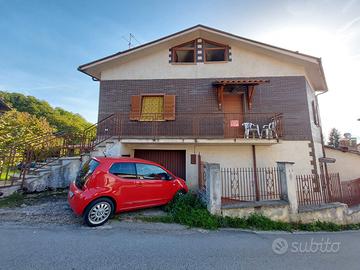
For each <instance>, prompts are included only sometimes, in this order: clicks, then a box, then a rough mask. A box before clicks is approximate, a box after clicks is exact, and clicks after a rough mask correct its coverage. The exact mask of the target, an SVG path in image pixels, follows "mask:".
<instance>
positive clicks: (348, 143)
mask: <svg viewBox="0 0 360 270" xmlns="http://www.w3.org/2000/svg"><path fill="white" fill-rule="evenodd" d="M339 148H340V149H342V150H345V151H346V150H351V151H358V144H357V138H356V137H352V136H351V133H345V134H344V137H343V138H341V139H340V140H339Z"/></svg>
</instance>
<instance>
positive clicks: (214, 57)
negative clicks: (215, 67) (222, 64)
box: [204, 41, 227, 62]
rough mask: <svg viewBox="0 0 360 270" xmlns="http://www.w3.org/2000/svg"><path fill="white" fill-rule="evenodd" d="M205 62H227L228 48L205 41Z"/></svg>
mask: <svg viewBox="0 0 360 270" xmlns="http://www.w3.org/2000/svg"><path fill="white" fill-rule="evenodd" d="M204 50H205V62H219V61H227V46H226V45H221V44H218V43H214V42H209V41H205V42H204Z"/></svg>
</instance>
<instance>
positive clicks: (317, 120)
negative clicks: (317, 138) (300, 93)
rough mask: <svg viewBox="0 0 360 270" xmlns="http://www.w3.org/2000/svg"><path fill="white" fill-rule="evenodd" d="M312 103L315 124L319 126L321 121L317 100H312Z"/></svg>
mask: <svg viewBox="0 0 360 270" xmlns="http://www.w3.org/2000/svg"><path fill="white" fill-rule="evenodd" d="M311 105H312V112H313V118H314V124H315V125H317V126H319V125H320V122H319V113H318V109H317V106H316V105H317V104H316V102H315V101H314V100H313V101H312V102H311Z"/></svg>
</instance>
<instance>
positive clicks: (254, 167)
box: [252, 145, 260, 201]
mask: <svg viewBox="0 0 360 270" xmlns="http://www.w3.org/2000/svg"><path fill="white" fill-rule="evenodd" d="M255 150H256V149H255V145H252V155H253V169H254V181H255V196H256V201H260V191H259V179H258V174H257V167H256V151H255Z"/></svg>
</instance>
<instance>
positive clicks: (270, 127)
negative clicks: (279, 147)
mask: <svg viewBox="0 0 360 270" xmlns="http://www.w3.org/2000/svg"><path fill="white" fill-rule="evenodd" d="M264 133H265V137H264ZM273 135H275V138H276V139H278V134H277V132H276V120H275V119H272V121H271V122H270V123H269V124H267V125H263V127H262V129H261V137H262V138H265V139H272V138H274V137H273Z"/></svg>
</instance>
